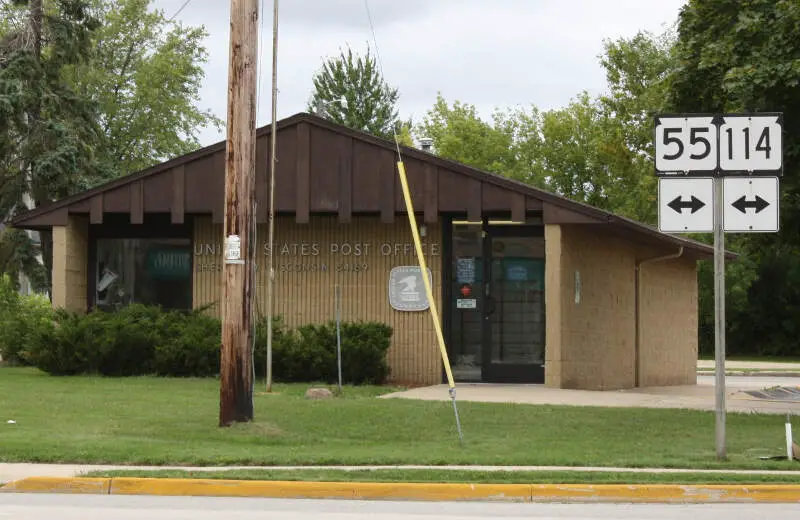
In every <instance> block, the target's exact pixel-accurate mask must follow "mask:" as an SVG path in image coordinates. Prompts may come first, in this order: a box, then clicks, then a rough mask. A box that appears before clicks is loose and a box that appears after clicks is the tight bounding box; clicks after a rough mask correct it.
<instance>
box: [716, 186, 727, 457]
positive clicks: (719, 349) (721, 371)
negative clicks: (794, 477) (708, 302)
mask: <svg viewBox="0 0 800 520" xmlns="http://www.w3.org/2000/svg"><path fill="white" fill-rule="evenodd" d="M722 183H723V180H722V177H715V178H714V199H715V200H714V352H715V355H714V357H715V362H714V366H715V368H716V382H715V389H716V411H717V415H716V441H717V442H716V445H717V458H718V459H720V460H725V459H726V458H727V454H726V449H725V412H726V410H725V232H724V229H723V223H722V216H723V210H724V202H723V195H722Z"/></svg>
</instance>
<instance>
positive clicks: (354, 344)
mask: <svg viewBox="0 0 800 520" xmlns="http://www.w3.org/2000/svg"><path fill="white" fill-rule="evenodd" d="M2 293H3V291H2V289H0V307H5V308H4V309H0V312H2V311H6V312H4V313H3V318H2V322H0V353H2V356H3V359H4V360H6V361H11V362H15V363H23V364H30V365H34V366H36V367H38V368H40V369H41V370H43V371H45V372H47V373H49V374H52V375H75V374H102V375H106V376H135V375H150V374H153V375H159V376H172V377H211V376H216V375H218V374H219V365H220V334H221V323H220V320H219V319H218V318H215V317H212V316H209V315H207V314H205V313H204V312H201V311H193V312H181V311H165V310H162V309H160V308H158V307H152V306H144V305H131V306H128V307H126V308H124V309H122V310H120V311H117V312H104V311H100V310H96V311H92V312H90V313H88V314H77V313H71V312H67V311H64V310H58V311H52V310H50V309H49V304H48V305H45V304H44V302H47V300H46V299H44V300H43V301H40V300H35V301H34V300H33V299H29V298H27V297H17V298H14V297H13V296H9V297H8V298H6V299H3V294H2ZM5 300H9V301H8V302H6V301H5ZM32 302H33V303H32ZM254 332H255V341H254V346H253V349H254V350H253V355H254V360H253V362H254V365H255V367H254V368H255V373H256V376H257V377H263V376H264V375H265V372H266V358H267V321H266V319H261V320H259V321H258V322H257V323H256V325H255V329H254ZM391 336H392V329H391V327H389V326H388V325H385V324H382V323H375V322H357V323H352V322H351V323H343V324H342V326H341V341H342V379H343V381H344V382H345V383H348V384H382V383H384V382H385V381H386V379H387V377H388V375H389V367H388V364H387V362H386V351H387V350H388V348H389V344H390V341H391ZM272 337H273V342H272V373H273V377H274V379H275V381H284V382H309V381H325V382H328V383H334V382H335V381H336V380H337V377H338V369H337V359H336V342H337V338H336V325H335V323H332V322H331V323H325V324H320V325H304V326H301V327H297V328H294V329H290V328H288V327H286V326H285V325H284V324H283V323H282V321H281V320H280V319H279V318H275V319H274V320H273V334H272Z"/></svg>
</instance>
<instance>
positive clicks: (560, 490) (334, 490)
mask: <svg viewBox="0 0 800 520" xmlns="http://www.w3.org/2000/svg"><path fill="white" fill-rule="evenodd" d="M1 490H2V491H3V492H17V493H77V494H96V495H100V494H102V495H160V496H211V497H259V498H294V499H299V498H314V499H336V498H338V499H347V500H415V501H470V500H472V501H511V502H651V503H734V502H773V503H800V485H795V484H787V485H773V484H754V485H702V484H699V485H676V484H642V485H624V484H604V485H601V484H598V485H592V484H445V483H410V482H402V483H398V482H395V483H380V482H300V481H250V480H216V479H168V478H80V477H75V478H60V477H31V478H26V479H22V480H17V481H14V482H10V483H8V484H7V485H6V486H5V487H4V488H1Z"/></svg>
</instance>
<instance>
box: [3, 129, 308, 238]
mask: <svg viewBox="0 0 800 520" xmlns="http://www.w3.org/2000/svg"><path fill="white" fill-rule="evenodd" d="M304 115H305V114H296V115H294V116H291V117H288V118H286V119H283V120H282V121H279V122H278V124H277V127H278V130H282V129H284V128H286V127H290V126H292V125H295V124H297V123H299V122H301V121H303V120H304V119H305V118H304V117H302V116H304ZM270 131H271V127H270V126H264V127H261V128H258V129H256V137H257V138H258V137H262V136H264V135H268V134H269V133H270ZM225 146H226V141H220V142H217V143H214V144H211V145H208V146H206V147H203V148H200V149H198V150H195V151H193V152H189V153H188V154H185V155H181V156H180V157H175V158H174V159H170V160H168V161H166V162H162V163H158V164H154V165H153V166H151V167H149V168H146V169H144V170H140V171H138V172H134V173H131V174H128V175H125V176H123V177H119V178H117V179H114V180H112V181H108V182H106V183H104V184H100V185H98V186H95V187H94V188H91V189H89V190H87V191H84V192H81V193H77V194H75V195H72V196H70V197H65V198H63V199H60V200H57V201H55V202H53V203H51V204H48V205H47V206H40V207H38V208H34V209H32V210H30V211H26V212H25V213H21V214H20V215H17V216H16V217H15V218H13V219H12V220H11V221H10V225H11V226H12V227H18V228H23V229H24V228H25V227H26V223H27V222H28V221H30V220H32V219H34V218H36V217H40V216H42V215H45V214H47V213H51V212H53V211H56V210H58V209H61V208H63V207H65V206H70V205H72V204H75V203H76V202H80V201H83V200H86V199H89V198H91V197H93V196H94V195H97V194H98V193H103V192H106V191H110V190H113V189H115V188H119V187H121V186H125V185H126V184H130V183H132V182H135V181H138V180H142V179H145V178H147V177H152V176H154V175H158V174H159V173H162V172H165V171H169V170H171V169H172V168H175V167H176V166H181V165H183V164H187V163H190V162H192V161H196V160H198V159H202V158H203V157H206V156H208V155H211V154H214V153H217V152H220V151H223V150H225Z"/></svg>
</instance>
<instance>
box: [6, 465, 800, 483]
mask: <svg viewBox="0 0 800 520" xmlns="http://www.w3.org/2000/svg"><path fill="white" fill-rule="evenodd" d="M259 469H260V470H273V471H274V470H292V471H295V470H296V471H300V470H314V469H317V470H341V471H358V470H381V469H391V470H398V469H400V470H420V469H429V470H443V471H484V472H486V471H513V472H520V471H583V472H610V473H725V474H737V475H796V476H800V462H798V463H797V470H795V471H792V470H755V469H753V470H750V469H685V468H618V467H589V466H418V465H399V466H224V467H223V466H199V467H198V466H114V465H93V464H17V463H0V483H6V482H11V481H14V480H20V479H23V478H29V477H80V476H82V475H85V474H86V473H87V472H90V471H116V470H141V471H150V470H183V471H194V472H198V473H199V472H207V471H231V470H259Z"/></svg>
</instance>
